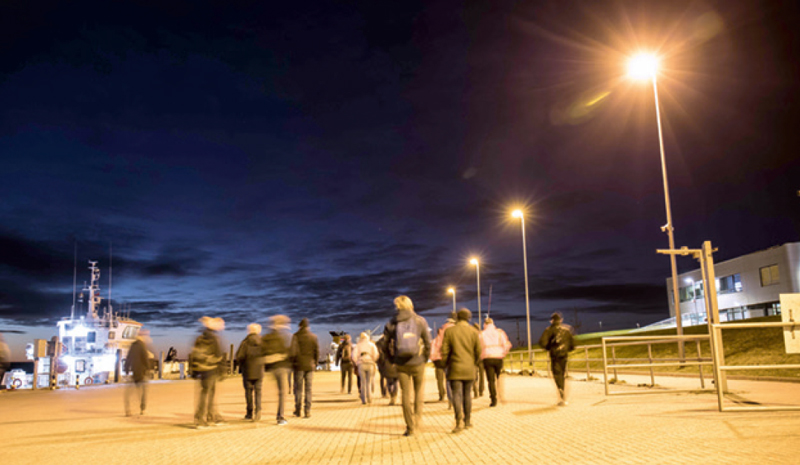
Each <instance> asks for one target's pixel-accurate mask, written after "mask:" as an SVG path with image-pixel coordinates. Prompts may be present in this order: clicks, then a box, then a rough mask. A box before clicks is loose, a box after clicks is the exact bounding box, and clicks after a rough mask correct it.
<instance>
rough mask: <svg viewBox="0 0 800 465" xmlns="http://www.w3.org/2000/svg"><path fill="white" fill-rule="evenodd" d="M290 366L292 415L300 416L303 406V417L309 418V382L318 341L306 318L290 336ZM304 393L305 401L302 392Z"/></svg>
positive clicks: (315, 361)
mask: <svg viewBox="0 0 800 465" xmlns="http://www.w3.org/2000/svg"><path fill="white" fill-rule="evenodd" d="M291 347H292V349H291V351H290V353H291V356H292V361H293V363H292V366H293V368H294V416H296V417H299V416H300V406H301V405H302V406H303V410H304V412H303V413H304V416H305V418H311V382H312V380H313V379H314V370H316V368H317V361H318V360H319V341H318V340H317V336H316V334H314V333H312V332H311V330H310V329H309V328H308V318H303V319H302V320H301V321H300V325H299V329H298V330H297V332H296V333H294V336H292V346H291ZM304 393H305V402H303V394H304Z"/></svg>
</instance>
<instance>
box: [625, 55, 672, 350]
mask: <svg viewBox="0 0 800 465" xmlns="http://www.w3.org/2000/svg"><path fill="white" fill-rule="evenodd" d="M658 61H659V60H658V58H657V57H656V56H655V55H653V54H647V53H641V54H637V55H634V56H633V57H631V59H630V60H629V61H628V75H629V76H630V77H631V78H633V79H638V80H652V81H653V95H654V96H655V102H656V122H657V124H658V146H659V149H660V150H661V175H662V177H663V179H664V205H665V207H666V210H667V224H665V225H664V226H662V227H661V231H663V232H666V233H667V237H668V238H669V248H670V250H674V249H675V236H674V234H673V231H674V228H673V227H672V209H671V208H670V202H669V185H668V183H667V164H666V159H665V157H664V135H663V134H662V132H661V111H660V110H659V108H658V86H657V85H656V76H657V75H658ZM669 260H670V266H671V268H672V299H673V301H674V304H675V327H676V329H677V334H678V336H682V335H683V324H682V322H681V304H680V298H679V294H678V268H677V264H676V262H675V255H674V254H670V255H669ZM678 352H679V356H680V358H681V359H683V341H680V342H679V343H678Z"/></svg>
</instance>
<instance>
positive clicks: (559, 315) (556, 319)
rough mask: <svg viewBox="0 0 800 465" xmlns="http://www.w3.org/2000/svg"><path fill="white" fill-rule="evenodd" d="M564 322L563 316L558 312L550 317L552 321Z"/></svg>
mask: <svg viewBox="0 0 800 465" xmlns="http://www.w3.org/2000/svg"><path fill="white" fill-rule="evenodd" d="M562 320H563V318H562V317H561V314H560V313H558V312H554V313H553V314H552V315H550V321H558V322H560V321H562Z"/></svg>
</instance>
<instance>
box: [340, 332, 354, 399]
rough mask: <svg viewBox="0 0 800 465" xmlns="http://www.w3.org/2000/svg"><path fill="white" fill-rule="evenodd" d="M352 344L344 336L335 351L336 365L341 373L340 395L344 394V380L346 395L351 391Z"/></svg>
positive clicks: (346, 336) (348, 336)
mask: <svg viewBox="0 0 800 465" xmlns="http://www.w3.org/2000/svg"><path fill="white" fill-rule="evenodd" d="M352 357H353V343H352V341H351V340H350V335H349V334H345V335H344V337H343V340H342V344H341V345H339V348H338V349H336V365H338V366H339V369H340V370H341V372H342V388H341V390H340V392H341V393H344V385H345V379H346V380H347V393H348V394H350V393H351V392H352V390H353V358H352Z"/></svg>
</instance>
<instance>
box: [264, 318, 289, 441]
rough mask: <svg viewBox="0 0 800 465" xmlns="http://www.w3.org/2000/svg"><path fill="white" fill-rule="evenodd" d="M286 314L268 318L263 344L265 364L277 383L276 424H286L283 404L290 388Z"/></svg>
mask: <svg viewBox="0 0 800 465" xmlns="http://www.w3.org/2000/svg"><path fill="white" fill-rule="evenodd" d="M291 321H292V320H291V319H289V317H288V316H286V315H274V316H273V317H271V318H270V332H269V333H267V335H266V336H264V346H265V349H266V354H267V356H266V366H267V369H268V370H269V371H270V373H272V376H273V377H275V383H276V384H277V385H278V413H277V416H276V419H277V421H278V425H281V426H282V425H285V424H286V417H285V416H284V405H285V403H286V393H287V392H289V389H291V388H290V387H289V385H288V379H289V372H290V370H291V369H292V363H291V360H290V359H289V349H290V347H291V344H292V333H291V332H290V331H289V323H291Z"/></svg>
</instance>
